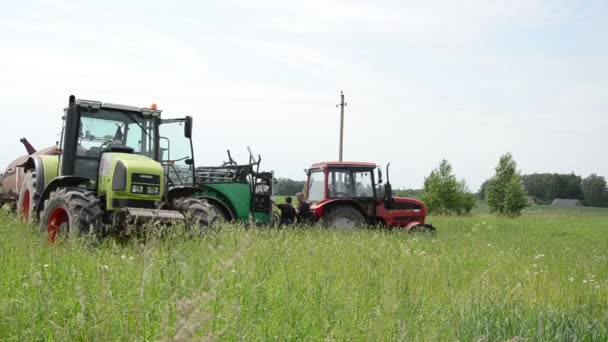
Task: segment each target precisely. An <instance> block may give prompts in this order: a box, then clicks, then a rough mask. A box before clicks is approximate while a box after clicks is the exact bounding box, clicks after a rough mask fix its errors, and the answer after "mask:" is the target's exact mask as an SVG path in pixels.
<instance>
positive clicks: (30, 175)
mask: <svg viewBox="0 0 608 342" xmlns="http://www.w3.org/2000/svg"><path fill="white" fill-rule="evenodd" d="M39 198H40V194H39V193H38V191H36V171H34V170H29V171H27V172H26V173H25V175H24V179H23V182H22V183H21V190H19V199H18V200H17V212H18V213H19V218H21V220H22V221H23V222H26V223H27V222H35V221H37V219H38V218H37V217H36V211H35V210H34V208H35V206H36V203H37V202H38V199H39Z"/></svg>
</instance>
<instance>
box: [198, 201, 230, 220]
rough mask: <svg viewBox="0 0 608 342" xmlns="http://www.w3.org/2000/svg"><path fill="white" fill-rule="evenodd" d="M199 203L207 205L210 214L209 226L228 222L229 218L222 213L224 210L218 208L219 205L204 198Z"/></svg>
mask: <svg viewBox="0 0 608 342" xmlns="http://www.w3.org/2000/svg"><path fill="white" fill-rule="evenodd" d="M201 201H203V202H205V203H207V205H208V206H209V212H210V213H211V215H210V216H209V218H210V221H209V224H210V225H217V224H221V223H223V222H226V221H230V217H229V216H228V214H227V213H225V212H224V209H223V208H222V207H220V205H219V204H217V203H214V202H212V201H209V200H206V199H204V198H201Z"/></svg>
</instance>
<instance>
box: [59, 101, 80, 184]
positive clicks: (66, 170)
mask: <svg viewBox="0 0 608 342" xmlns="http://www.w3.org/2000/svg"><path fill="white" fill-rule="evenodd" d="M79 124H80V120H79V118H78V111H77V110H76V97H75V96H74V95H70V101H69V104H68V110H67V113H66V116H65V130H64V134H63V145H62V148H63V151H62V152H61V175H62V176H72V175H74V163H75V160H76V148H77V146H78V128H79V127H78V126H79Z"/></svg>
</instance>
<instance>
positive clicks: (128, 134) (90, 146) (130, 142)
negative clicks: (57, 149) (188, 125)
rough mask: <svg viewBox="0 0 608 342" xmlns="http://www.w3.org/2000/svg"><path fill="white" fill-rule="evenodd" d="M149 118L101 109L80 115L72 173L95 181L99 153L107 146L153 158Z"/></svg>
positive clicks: (151, 125) (152, 131) (151, 130)
mask: <svg viewBox="0 0 608 342" xmlns="http://www.w3.org/2000/svg"><path fill="white" fill-rule="evenodd" d="M150 127H153V123H152V122H151V120H150V119H146V118H143V117H142V116H140V115H138V114H137V113H134V114H126V113H123V112H119V111H110V110H100V111H98V112H82V113H81V118H80V127H79V133H78V142H77V143H78V146H77V148H76V161H75V165H74V167H75V169H74V172H75V174H76V175H79V176H83V177H87V178H90V179H96V178H97V171H98V168H99V160H100V158H101V153H102V152H103V151H104V150H105V149H106V148H108V147H109V146H123V147H129V148H132V149H133V153H137V154H142V155H146V156H149V157H152V156H153V155H154V144H153V142H154V139H153V135H154V130H153V129H150Z"/></svg>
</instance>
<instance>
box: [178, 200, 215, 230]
mask: <svg viewBox="0 0 608 342" xmlns="http://www.w3.org/2000/svg"><path fill="white" fill-rule="evenodd" d="M173 208H174V209H175V210H178V211H179V212H181V213H182V214H184V216H186V223H187V225H188V226H195V227H196V226H199V227H208V226H209V225H210V224H211V223H212V222H213V220H214V219H215V212H214V211H213V210H212V209H211V207H210V206H209V203H208V202H207V201H203V200H201V199H198V198H193V197H180V198H176V199H174V200H173Z"/></svg>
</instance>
